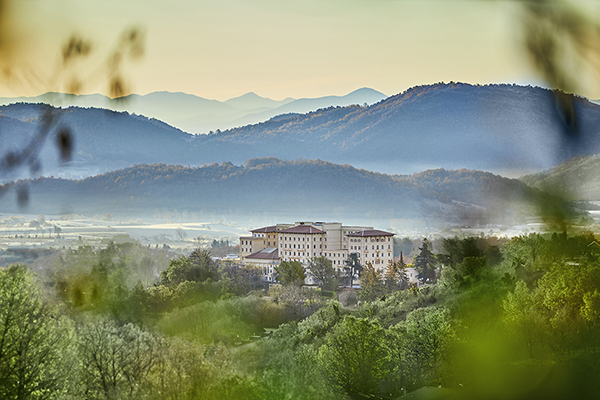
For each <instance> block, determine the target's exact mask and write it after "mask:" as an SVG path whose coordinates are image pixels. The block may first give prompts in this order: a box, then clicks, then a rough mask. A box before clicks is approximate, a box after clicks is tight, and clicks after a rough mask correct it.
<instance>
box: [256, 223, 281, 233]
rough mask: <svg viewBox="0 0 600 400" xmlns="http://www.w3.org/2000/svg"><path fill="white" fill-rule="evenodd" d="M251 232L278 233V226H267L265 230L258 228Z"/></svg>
mask: <svg viewBox="0 0 600 400" xmlns="http://www.w3.org/2000/svg"><path fill="white" fill-rule="evenodd" d="M250 232H254V233H267V232H277V226H275V225H273V226H265V227H264V228H257V229H254V230H252V231H250Z"/></svg>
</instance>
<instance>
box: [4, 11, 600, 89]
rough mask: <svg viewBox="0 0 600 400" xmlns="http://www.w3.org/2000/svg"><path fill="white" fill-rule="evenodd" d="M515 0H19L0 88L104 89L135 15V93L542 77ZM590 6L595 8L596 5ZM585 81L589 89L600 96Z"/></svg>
mask: <svg viewBox="0 0 600 400" xmlns="http://www.w3.org/2000/svg"><path fill="white" fill-rule="evenodd" d="M582 1H583V0H582ZM515 3H516V2H515V1H483V0H480V1H477V0H471V1H467V0H465V1H462V0H437V1H436V0H337V1H336V0H302V1H298V0H171V1H157V0H18V1H15V2H14V3H13V5H12V14H9V15H10V21H11V22H13V24H12V25H11V29H10V33H11V34H13V36H12V37H11V40H12V42H14V43H17V44H18V46H16V49H17V50H18V51H17V52H16V54H15V56H14V57H12V58H11V60H12V64H11V65H12V66H13V71H16V75H17V78H13V79H12V80H8V81H6V82H5V83H3V84H2V87H0V96H24V95H25V96H32V95H37V94H41V93H44V92H46V91H49V90H54V91H65V90H66V87H67V86H66V82H67V81H69V80H71V78H72V76H78V78H79V80H80V81H81V82H82V83H83V86H82V92H84V93H97V92H100V93H105V94H107V93H108V91H107V89H106V88H107V83H106V77H105V76H106V71H105V68H103V66H104V65H105V64H104V63H105V60H106V58H107V57H108V54H109V53H110V49H111V48H112V47H113V46H114V45H115V43H117V41H118V38H119V36H120V34H121V32H123V31H124V30H125V29H127V28H130V27H132V26H136V27H140V28H141V29H142V30H143V31H144V32H145V35H146V41H145V48H146V52H145V55H144V57H143V58H142V59H141V60H139V61H136V62H128V63H127V66H126V68H125V69H124V76H125V78H126V82H127V84H128V86H129V89H131V90H132V91H133V92H135V93H139V94H145V93H149V92H153V91H160V90H164V91H170V92H186V93H192V94H195V95H198V96H201V97H205V98H210V99H217V100H226V99H228V98H231V97H235V96H239V95H242V94H244V93H247V92H250V91H252V92H255V93H257V94H259V95H261V96H264V97H269V98H272V99H277V100H279V99H283V98H286V97H294V98H301V97H319V96H324V95H331V94H334V95H343V94H346V93H349V92H351V91H353V90H356V89H358V88H361V87H371V88H373V89H376V90H379V91H381V92H383V93H385V94H387V95H393V94H397V93H400V92H402V91H404V90H406V89H407V88H409V87H411V86H415V85H421V84H430V83H435V82H440V81H444V82H449V81H461V82H469V83H480V84H486V83H499V82H516V83H527V82H534V83H537V82H539V81H536V79H537V78H536V76H535V74H534V72H533V70H532V68H531V67H530V66H529V64H528V63H527V60H526V55H525V53H524V52H523V50H522V46H521V44H520V41H521V39H520V23H519V8H518V7H519V6H518V4H515ZM585 3H586V4H588V3H589V4H592V3H590V2H587V1H586V2H585ZM599 3H600V2H595V3H593V4H599ZM591 9H592V11H594V12H595V11H596V10H597V11H598V12H597V13H596V15H600V6H599V7H595V6H592V7H591ZM73 33H76V34H78V35H80V36H81V37H83V38H86V39H88V40H90V41H91V43H92V45H93V47H92V49H93V51H92V56H91V57H89V59H87V61H84V62H81V63H79V64H78V65H76V66H68V67H65V66H63V65H62V63H61V58H60V52H61V47H62V45H63V44H64V43H65V42H66V40H67V39H68V38H69V37H70V36H71V35H72V34H73ZM4 37H6V35H4ZM4 68H5V67H4ZM587 90H588V91H587V92H585V93H582V94H583V95H587V96H589V97H593V98H600V95H598V94H597V93H599V91H598V90H597V89H595V88H594V89H592V88H589V89H587Z"/></svg>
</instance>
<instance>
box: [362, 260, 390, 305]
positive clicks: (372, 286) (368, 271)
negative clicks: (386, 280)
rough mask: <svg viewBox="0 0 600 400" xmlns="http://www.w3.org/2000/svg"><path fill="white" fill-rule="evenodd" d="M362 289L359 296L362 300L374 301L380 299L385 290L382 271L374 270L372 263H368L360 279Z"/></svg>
mask: <svg viewBox="0 0 600 400" xmlns="http://www.w3.org/2000/svg"><path fill="white" fill-rule="evenodd" d="M360 287H361V290H360V292H359V296H360V299H361V300H365V301H373V300H376V299H378V298H380V297H381V296H382V295H383V290H384V286H383V277H382V275H381V271H380V270H378V269H376V268H373V265H371V263H367V265H365V269H364V270H363V272H362V275H361V278H360Z"/></svg>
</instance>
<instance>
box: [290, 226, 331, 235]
mask: <svg viewBox="0 0 600 400" xmlns="http://www.w3.org/2000/svg"><path fill="white" fill-rule="evenodd" d="M279 232H281V233H308V234H311V235H312V234H318V233H325V232H323V231H322V230H319V229H317V228H315V227H313V226H310V225H297V226H293V227H291V228H288V229H284V230H282V231H279Z"/></svg>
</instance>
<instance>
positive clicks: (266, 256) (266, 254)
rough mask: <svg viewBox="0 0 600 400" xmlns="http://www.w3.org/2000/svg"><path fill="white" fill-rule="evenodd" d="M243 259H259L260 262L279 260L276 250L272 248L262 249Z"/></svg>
mask: <svg viewBox="0 0 600 400" xmlns="http://www.w3.org/2000/svg"><path fill="white" fill-rule="evenodd" d="M244 258H251V259H260V260H278V259H279V250H277V249H276V248H274V247H267V248H266V249H262V250H261V251H257V252H256V253H252V254H250V255H249V256H246V257H244Z"/></svg>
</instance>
